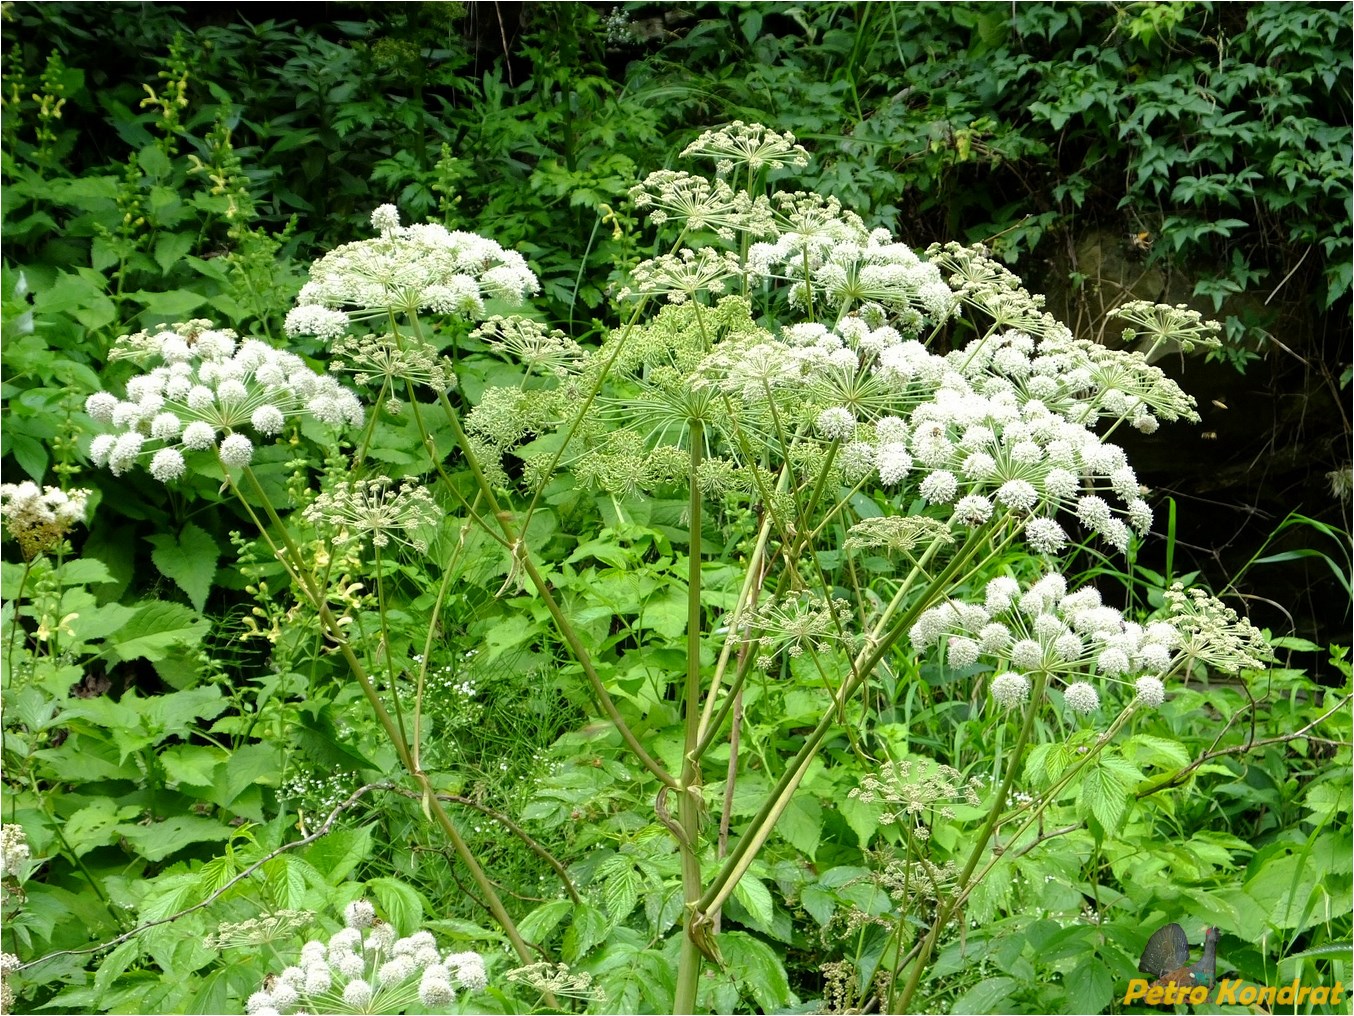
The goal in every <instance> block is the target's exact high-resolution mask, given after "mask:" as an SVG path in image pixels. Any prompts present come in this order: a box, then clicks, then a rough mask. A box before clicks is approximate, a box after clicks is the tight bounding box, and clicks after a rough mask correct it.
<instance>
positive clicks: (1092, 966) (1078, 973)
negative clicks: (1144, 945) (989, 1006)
mask: <svg viewBox="0 0 1354 1016" xmlns="http://www.w3.org/2000/svg"><path fill="white" fill-rule="evenodd" d="M1063 985H1064V986H1065V987H1066V989H1067V1001H1068V1007H1067V1009H1068V1012H1104V1011H1105V1010H1106V1009H1107V1008H1108V1007H1109V1004H1110V1000H1111V998H1112V997H1113V995H1114V978H1113V977H1111V976H1110V972H1109V970H1108V969H1107V968H1106V966H1105V963H1104V961H1103V960H1101V959H1100V958H1099V957H1097V956H1095V955H1089V956H1087V957H1085V958H1084V959H1083V960H1082V962H1081V963H1080V964H1079V965H1078V966H1077V968H1076V969H1075V970H1073V971H1072V973H1071V974H1070V975H1068V976H1066V977H1064V978H1063ZM989 1011H991V1010H989Z"/></svg>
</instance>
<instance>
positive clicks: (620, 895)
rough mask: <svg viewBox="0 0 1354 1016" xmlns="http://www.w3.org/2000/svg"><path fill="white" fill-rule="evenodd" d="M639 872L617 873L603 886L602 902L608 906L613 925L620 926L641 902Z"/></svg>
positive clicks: (628, 869) (629, 869)
mask: <svg viewBox="0 0 1354 1016" xmlns="http://www.w3.org/2000/svg"><path fill="white" fill-rule="evenodd" d="M639 885H640V877H639V872H637V871H635V869H634V868H629V867H627V868H625V869H623V870H621V871H618V872H616V873H615V874H613V875H612V876H611V877H610V878H608V879H607V880H606V882H604V883H603V885H602V902H603V903H604V904H605V905H606V911H607V915H608V916H609V917H610V918H611V923H612V924H613V925H614V924H620V922H621V921H623V920H625V919H626V918H627V917H629V916H630V912H631V911H632V910H634V909H635V904H636V903H638V902H639Z"/></svg>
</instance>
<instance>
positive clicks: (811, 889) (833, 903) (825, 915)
mask: <svg viewBox="0 0 1354 1016" xmlns="http://www.w3.org/2000/svg"><path fill="white" fill-rule="evenodd" d="M799 905H800V906H801V907H803V908H804V909H805V910H806V911H808V914H809V916H810V917H812V918H813V919H814V920H815V921H817V922H818V924H819V926H820V927H823V928H826V927H827V925H828V922H829V921H831V920H832V914H833V912H834V911H836V909H837V900H836V897H834V896H833V895H832V894H831V893H829V892H827V891H826V890H823V889H819V888H818V887H817V886H813V885H806V886H805V887H804V888H803V889H801V890H800V891H799Z"/></svg>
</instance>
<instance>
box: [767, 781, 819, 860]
mask: <svg viewBox="0 0 1354 1016" xmlns="http://www.w3.org/2000/svg"><path fill="white" fill-rule="evenodd" d="M776 831H777V832H778V833H780V834H781V836H783V837H785V840H786V842H787V843H789V844H790V846H792V847H794V848H795V849H796V850H798V851H799V852H800V853H801V854H803V855H804V856H805V857H806V858H808V859H809V860H810V861H812V860H813V859H814V855H815V854H816V853H817V852H818V840H819V838H820V837H821V836H822V835H823V807H822V805H820V804H819V803H818V800H817V799H816V798H813V797H809V796H807V795H805V794H800V795H799V796H797V797H794V798H792V799H791V800H790V804H789V806H788V807H786V809H785V811H784V812H783V813H782V814H781V816H780V819H779V821H777V822H776Z"/></svg>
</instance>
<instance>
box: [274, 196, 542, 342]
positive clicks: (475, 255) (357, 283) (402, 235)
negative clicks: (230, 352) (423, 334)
mask: <svg viewBox="0 0 1354 1016" xmlns="http://www.w3.org/2000/svg"><path fill="white" fill-rule="evenodd" d="M372 223H373V225H374V226H375V227H376V228H377V230H379V232H380V235H379V236H375V237H373V238H371V239H370V240H358V241H356V242H354V243H347V244H344V245H343V246H341V247H336V248H335V249H334V250H332V251H330V252H329V253H328V254H326V255H324V257H322V258H320V259H319V260H318V261H316V262H315V263H314V264H313V265H312V266H311V269H310V281H309V282H307V283H306V284H305V285H304V286H302V287H301V292H300V293H299V294H298V296H297V298H296V304H297V305H296V307H295V309H293V310H292V311H291V312H290V313H289V314H288V315H287V322H286V330H287V334H288V335H317V336H320V337H321V338H324V339H326V340H333V339H336V338H338V337H339V336H340V335H342V334H343V332H344V330H345V329H346V328H347V326H348V324H349V323H350V322H352V321H365V320H371V319H383V318H385V317H386V316H387V315H389V314H390V313H392V312H393V313H396V314H401V315H404V314H408V315H413V314H417V313H419V312H421V311H428V312H432V313H434V314H454V315H458V316H460V317H468V318H472V319H478V318H480V317H482V316H483V314H484V303H485V301H486V300H488V299H497V300H501V301H503V302H504V303H507V304H510V305H516V304H520V303H521V302H522V301H523V300H525V299H526V298H527V297H528V296H530V295H532V294H534V293H536V292H539V290H540V283H539V282H538V281H537V279H536V276H535V275H534V274H533V273H532V271H531V269H530V268H528V267H527V263H526V260H525V259H524V258H523V257H522V255H520V254H518V253H517V252H516V251H510V250H505V249H504V248H502V247H501V246H499V245H498V244H497V243H495V242H494V241H492V240H486V239H485V238H484V237H482V236H477V235H476V234H474V233H465V232H459V231H452V230H449V229H447V228H446V227H445V226H440V225H438V224H436V223H432V222H426V223H420V224H416V225H411V226H401V225H399V214H398V212H396V210H395V208H394V206H392V205H382V206H381V207H380V208H378V209H377V210H376V212H375V213H374V214H373V215H372Z"/></svg>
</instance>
